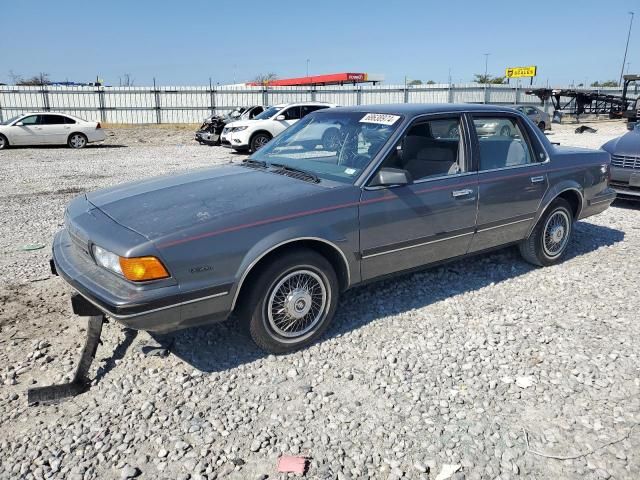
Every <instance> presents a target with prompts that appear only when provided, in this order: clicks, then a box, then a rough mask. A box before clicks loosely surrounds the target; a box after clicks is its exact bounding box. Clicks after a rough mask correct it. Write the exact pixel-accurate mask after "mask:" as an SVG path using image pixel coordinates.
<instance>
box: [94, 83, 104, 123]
mask: <svg viewBox="0 0 640 480" xmlns="http://www.w3.org/2000/svg"><path fill="white" fill-rule="evenodd" d="M96 93H97V94H98V105H99V106H98V110H99V111H100V121H101V122H102V123H106V121H107V112H106V107H107V106H106V103H105V101H104V87H98V89H97V90H96Z"/></svg>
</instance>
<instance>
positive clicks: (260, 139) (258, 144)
mask: <svg viewBox="0 0 640 480" xmlns="http://www.w3.org/2000/svg"><path fill="white" fill-rule="evenodd" d="M269 140H271V135H269V134H268V133H256V134H255V135H254V136H253V138H252V139H251V151H252V152H257V151H258V150H260V149H261V148H262V147H264V146H265V145H266V144H267V143H269Z"/></svg>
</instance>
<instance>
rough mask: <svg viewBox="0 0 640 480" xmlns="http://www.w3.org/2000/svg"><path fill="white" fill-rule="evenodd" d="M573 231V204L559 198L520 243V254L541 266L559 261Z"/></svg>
mask: <svg viewBox="0 0 640 480" xmlns="http://www.w3.org/2000/svg"><path fill="white" fill-rule="evenodd" d="M572 232H573V213H572V212H571V205H569V202H567V201H566V200H564V199H562V198H557V199H556V200H554V201H553V203H551V205H549V208H548V209H547V211H546V212H545V213H544V215H543V216H542V217H541V218H540V220H538V223H537V224H536V226H535V228H534V229H533V231H532V232H531V235H529V238H527V239H526V240H523V241H522V242H521V243H520V245H519V247H520V254H521V255H522V257H523V258H524V259H525V260H526V261H527V262H529V263H532V264H534V265H538V266H541V267H546V266H548V265H553V264H554V263H558V262H559V261H560V258H561V257H562V255H563V254H564V253H565V251H566V250H567V246H568V245H569V240H570V238H571V233H572Z"/></svg>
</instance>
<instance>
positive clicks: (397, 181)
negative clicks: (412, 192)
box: [369, 168, 413, 187]
mask: <svg viewBox="0 0 640 480" xmlns="http://www.w3.org/2000/svg"><path fill="white" fill-rule="evenodd" d="M411 183H413V178H411V174H410V173H409V172H408V171H406V170H402V169H400V168H381V169H380V170H378V173H376V174H375V176H374V177H373V178H372V179H371V182H369V186H370V187H389V186H392V185H409V184H411Z"/></svg>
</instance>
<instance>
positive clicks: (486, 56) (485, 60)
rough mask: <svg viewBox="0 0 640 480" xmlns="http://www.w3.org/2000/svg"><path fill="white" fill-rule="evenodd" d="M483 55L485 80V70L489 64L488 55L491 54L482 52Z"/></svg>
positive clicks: (485, 77)
mask: <svg viewBox="0 0 640 480" xmlns="http://www.w3.org/2000/svg"><path fill="white" fill-rule="evenodd" d="M483 55H484V79H485V81H487V80H488V79H487V72H488V71H489V69H488V66H489V55H491V54H490V53H483Z"/></svg>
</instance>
